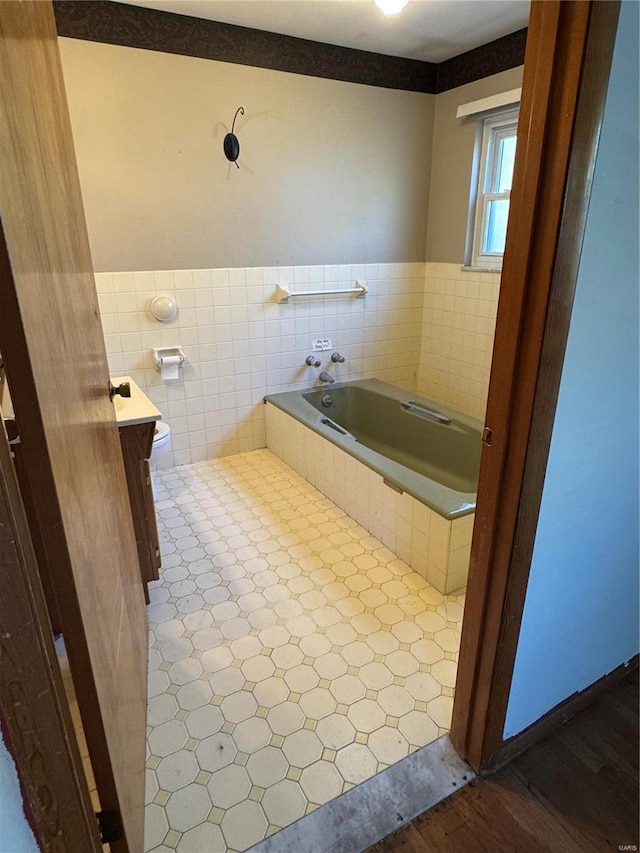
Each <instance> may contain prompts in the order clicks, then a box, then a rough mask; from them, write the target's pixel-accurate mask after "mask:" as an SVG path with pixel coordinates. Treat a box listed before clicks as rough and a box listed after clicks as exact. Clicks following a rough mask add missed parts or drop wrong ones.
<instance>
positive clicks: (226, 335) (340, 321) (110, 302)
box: [96, 263, 424, 467]
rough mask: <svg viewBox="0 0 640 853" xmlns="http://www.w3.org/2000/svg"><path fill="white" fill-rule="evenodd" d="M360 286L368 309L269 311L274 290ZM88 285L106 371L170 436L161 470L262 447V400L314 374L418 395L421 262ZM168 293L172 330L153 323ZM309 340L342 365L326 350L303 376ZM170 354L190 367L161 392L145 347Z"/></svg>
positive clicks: (306, 305)
mask: <svg viewBox="0 0 640 853" xmlns="http://www.w3.org/2000/svg"><path fill="white" fill-rule="evenodd" d="M356 279H359V280H362V281H366V282H367V284H368V286H369V295H368V296H367V297H366V298H365V299H355V298H353V297H350V296H332V297H324V298H323V297H320V298H311V297H310V298H309V299H308V300H307V299H295V300H291V302H290V303H288V304H282V305H280V304H277V303H276V302H275V301H274V294H275V285H276V284H277V283H280V284H286V285H290V286H291V288H292V289H295V290H296V291H298V290H305V289H308V290H311V289H313V290H316V289H325V290H329V289H333V288H340V289H342V288H345V289H346V288H349V287H353V286H354V282H355V281H356ZM96 284H97V288H98V293H99V298H100V311H101V316H102V324H103V329H104V332H105V340H106V345H107V352H108V355H109V366H110V370H111V372H112V373H113V374H116V375H118V374H121V373H126V374H128V375H130V376H131V377H132V378H133V379H134V380H135V381H136V382H137V383H138V384H139V385H140V386H141V387H142V388H143V390H144V391H145V392H146V393H147V395H148V396H149V397H150V398H151V400H153V402H154V403H155V404H156V405H157V406H158V408H159V409H160V410H161V412H162V414H163V417H164V419H165V420H166V421H167V422H168V423H169V424H170V426H171V436H172V443H171V446H172V450H171V452H170V453H168V454H167V456H166V457H165V465H166V467H171V466H173V465H174V464H175V465H179V464H184V463H188V462H197V461H202V460H205V459H212V458H215V457H219V456H227V455H230V454H233V453H237V452H239V451H248V450H254V449H258V448H261V447H264V446H265V422H264V408H263V406H262V405H261V404H262V399H263V397H264V396H265V394H268V393H275V392H278V391H287V390H292V389H295V388H307V387H309V386H310V385H312V384H313V383H314V382H315V381H316V380H317V377H318V374H319V373H320V371H321V370H329V371H330V372H331V373H333V374H334V375H335V376H336V377H337V378H338V379H340V380H342V381H346V380H350V379H360V378H364V377H369V376H374V375H375V376H377V377H378V378H380V379H386V380H387V381H389V382H394V383H396V384H398V385H402V386H404V387H405V388H415V383H416V376H417V371H418V358H419V352H420V342H421V337H420V336H421V326H422V300H423V289H424V264H421V263H416V264H367V265H366V266H365V265H355V264H354V265H344V266H311V267H269V268H249V269H215V270H175V271H172V270H168V271H156V272H116V273H99V274H97V275H96ZM164 293H167V294H170V295H173V296H175V298H176V300H177V302H178V305H179V308H180V310H179V315H178V318H177V320H176V321H175V322H174V323H170V324H162V323H159V322H158V321H156V320H154V319H153V317H152V316H151V314H150V313H149V303H150V301H151V299H152V298H153V296H155V295H156V294H164ZM316 338H331V340H332V344H333V349H334V350H339V351H340V352H341V353H342V354H343V355H344V356H345V358H346V361H345V362H344V364H332V363H331V362H330V361H329V357H330V355H331V351H328V352H324V353H318V357H319V358H321V360H322V367H321V368H318V369H315V368H310V367H307V366H306V365H305V358H306V357H307V356H308V355H309V354H310V352H311V341H312V340H313V339H316ZM176 344H181V345H182V346H183V347H184V352H185V355H186V359H187V360H186V364H185V366H184V368H183V369H182V370H181V376H180V379H179V380H178V381H174V382H163V380H162V379H161V377H160V374H159V373H158V372H157V371H156V370H155V367H154V362H153V354H152V348H153V347H160V346H175V345H176Z"/></svg>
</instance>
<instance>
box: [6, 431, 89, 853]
mask: <svg viewBox="0 0 640 853" xmlns="http://www.w3.org/2000/svg"><path fill="white" fill-rule="evenodd" d="M0 583H1V585H2V595H0V625H1V626H2V630H1V632H0V657H1V659H2V666H0V721H2V728H3V730H4V732H5V734H6V736H7V741H8V743H7V747H8V748H9V749H10V751H11V752H12V753H13V757H14V759H15V761H16V764H17V766H18V769H19V773H20V782H21V786H22V790H23V793H24V796H25V799H26V801H27V802H28V805H29V807H30V814H29V815H28V817H29V819H30V820H29V822H30V823H31V826H32V828H33V829H34V832H35V835H36V838H37V840H38V843H39V845H40V848H41V849H42V850H44V851H59V853H64V851H68V850H77V851H82V853H84V851H87V853H91V851H95V853H99V851H101V850H102V845H101V843H100V835H99V833H98V824H97V821H96V818H95V814H94V812H93V808H92V805H91V800H90V798H89V789H88V787H87V782H86V779H85V775H84V770H83V766H82V759H81V758H80V752H79V750H78V744H77V741H76V738H75V735H74V730H73V722H72V720H71V715H70V712H69V705H68V702H67V698H66V695H65V691H64V686H63V684H62V676H61V673H60V667H59V664H58V659H57V656H56V650H55V647H54V644H53V633H52V630H51V625H50V622H49V616H48V612H47V605H46V603H45V599H44V592H43V590H42V584H41V582H40V577H39V574H38V566H37V563H36V558H35V554H34V551H33V548H32V545H31V537H30V534H29V528H28V524H27V519H26V515H25V512H24V508H23V506H22V500H21V497H20V492H19V488H18V482H17V479H16V474H15V471H14V467H13V462H12V460H11V453H10V449H9V444H8V441H7V436H6V435H5V431H4V428H3V426H2V422H1V421H0Z"/></svg>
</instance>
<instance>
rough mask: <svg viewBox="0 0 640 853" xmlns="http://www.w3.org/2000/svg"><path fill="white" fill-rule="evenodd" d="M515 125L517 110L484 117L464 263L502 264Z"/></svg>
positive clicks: (513, 159) (484, 265)
mask: <svg viewBox="0 0 640 853" xmlns="http://www.w3.org/2000/svg"><path fill="white" fill-rule="evenodd" d="M517 126H518V113H517V110H514V109H510V110H507V111H505V112H503V113H501V114H499V115H495V114H494V115H492V116H490V117H488V118H485V119H484V122H483V124H482V140H481V144H482V148H481V151H479V152H478V153H477V155H476V156H479V158H480V162H479V171H478V178H477V181H478V183H477V187H476V191H475V193H474V192H473V191H472V203H473V213H470V225H469V228H470V233H469V237H468V240H467V247H468V248H467V251H468V256H467V261H466V263H468V264H470V265H471V266H474V267H485V268H487V269H499V268H500V267H501V266H502V256H503V254H504V247H505V243H506V237H507V221H508V219H509V201H510V196H511V185H512V183H513V168H514V163H515V155H516V143H517V138H516V132H517ZM471 229H473V230H472V231H471ZM469 247H470V248H469Z"/></svg>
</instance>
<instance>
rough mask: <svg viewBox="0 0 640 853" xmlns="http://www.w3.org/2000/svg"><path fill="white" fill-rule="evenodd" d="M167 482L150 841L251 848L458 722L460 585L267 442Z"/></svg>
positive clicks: (166, 476)
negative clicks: (443, 578) (414, 564)
mask: <svg viewBox="0 0 640 853" xmlns="http://www.w3.org/2000/svg"><path fill="white" fill-rule="evenodd" d="M158 486H159V501H158V504H157V510H158V520H159V528H160V531H161V532H160V536H161V539H162V550H163V555H164V556H163V566H164V568H163V574H162V579H161V581H160V582H158V583H157V584H155V585H152V588H151V599H152V603H151V605H150V607H149V618H150V626H151V637H150V639H151V650H150V678H149V697H150V698H149V716H148V722H149V734H148V745H149V758H148V765H147V766H148V771H147V803H148V805H147V814H146V833H147V835H146V849H147V851H151V850H154V851H156V853H168V851H169V850H173V849H177V850H178V851H179V853H188V851H191V852H192V853H193V851H197V853H202V851H211V853H222V852H223V851H226V850H230V851H241V850H245V849H247V848H249V847H250V846H251V845H253V844H254V843H256V842H257V841H259V840H261V839H262V838H264V837H266V836H267V835H270V834H271V833H273V832H275V831H276V830H277V829H278V828H280V827H283V826H286V825H288V824H290V823H292V822H293V821H295V820H297V819H298V818H300V817H302V816H303V815H305V814H308V813H309V812H311V811H313V810H314V809H315V808H317V807H318V806H319V805H321V804H323V803H325V802H327V801H328V800H329V799H332V798H334V797H336V796H338V795H339V794H341V793H342V792H343V791H347V790H349V789H350V788H352V787H353V786H354V785H356V784H358V783H359V782H362V781H364V780H365V779H367V778H369V777H370V776H372V775H373V774H375V773H377V772H379V771H380V770H382V769H384V768H386V767H387V766H388V765H390V764H392V763H395V762H397V761H398V760H400V759H402V758H403V757H405V756H407V755H408V754H409V753H410V752H413V751H415V750H416V749H418V748H419V747H421V746H423V745H425V744H427V743H430V742H431V741H433V740H434V739H436V738H437V737H439V736H441V735H442V734H444V733H445V732H446V731H447V730H448V728H449V725H450V718H451V708H452V702H453V699H452V697H453V687H454V683H455V673H456V661H457V655H458V647H459V638H460V633H459V631H460V625H461V619H462V605H463V599H464V597H463V596H462V595H449V596H445V595H442V594H440V593H439V592H437V591H436V590H435V589H434V588H433V587H432V586H430V585H429V584H427V582H426V581H425V580H424V579H423V578H421V577H420V576H419V575H417V574H416V573H415V572H413V571H411V569H410V568H409V567H408V566H407V565H406V563H405V562H403V561H402V560H400V559H398V558H397V557H396V556H395V554H393V553H391V551H390V550H388V549H387V548H385V547H384V546H383V545H382V543H381V542H380V541H379V540H378V539H376V538H374V537H372V536H370V535H369V534H368V533H367V531H366V530H364V529H363V528H362V527H361V526H360V525H358V523H357V522H356V521H355V520H353V519H352V518H350V517H349V516H347V515H346V514H345V513H344V512H343V511H342V510H341V509H339V508H338V507H337V506H335V505H334V504H333V503H332V502H331V501H330V500H328V499H327V498H325V497H323V496H322V495H321V494H320V493H319V492H318V491H316V489H314V488H313V486H311V485H309V484H308V483H307V482H306V481H305V480H304V479H303V478H301V477H300V476H299V475H298V474H296V473H295V472H293V471H292V470H291V469H290V468H288V467H287V466H286V465H284V463H282V462H281V461H280V460H279V459H277V458H276V457H275V456H274V455H273V454H271V453H270V452H269V451H268V450H259V451H255V452H251V453H243V454H239V455H237V456H233V457H229V458H226V459H218V460H215V461H211V462H205V463H198V464H195V465H189V466H182V467H179V468H176V469H174V470H171V471H163V472H160V474H159V477H158Z"/></svg>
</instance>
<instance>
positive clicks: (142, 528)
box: [118, 421, 160, 603]
mask: <svg viewBox="0 0 640 853" xmlns="http://www.w3.org/2000/svg"><path fill="white" fill-rule="evenodd" d="M155 427H156V425H155V421H149V422H147V423H142V424H128V425H126V426H121V427H119V428H118V432H119V433H120V445H121V447H122V456H123V459H124V469H125V473H126V476H127V488H128V490H129V502H130V503H131V514H132V516H133V527H134V530H135V535H136V544H137V546H138V557H139V558H140V571H141V573H142V580H143V582H144V594H145V598H146V599H147V603H148V602H149V593H148V590H147V584H148V583H149V581H156V580H158V578H159V577H160V574H159V570H160V540H159V537H158V527H157V524H156V511H155V506H154V503H153V491H152V488H151V472H150V470H149V459H150V457H151V450H152V448H153V434H154V431H155Z"/></svg>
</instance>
